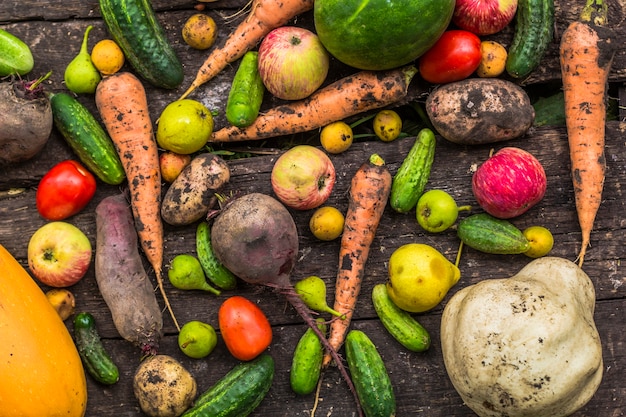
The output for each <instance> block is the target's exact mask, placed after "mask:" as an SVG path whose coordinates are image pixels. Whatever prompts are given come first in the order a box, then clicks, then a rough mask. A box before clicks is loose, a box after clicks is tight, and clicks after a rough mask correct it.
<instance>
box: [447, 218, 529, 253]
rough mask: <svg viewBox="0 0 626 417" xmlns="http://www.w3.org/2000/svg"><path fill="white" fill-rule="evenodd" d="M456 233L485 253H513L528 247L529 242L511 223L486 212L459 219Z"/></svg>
mask: <svg viewBox="0 0 626 417" xmlns="http://www.w3.org/2000/svg"><path fill="white" fill-rule="evenodd" d="M457 235H458V236H459V238H460V239H461V241H462V242H463V243H464V244H465V245H467V246H469V247H470V248H474V249H476V250H479V251H481V252H485V253H493V254H499V255H514V254H518V253H524V252H526V251H528V250H529V249H530V242H528V239H526V237H525V236H524V234H523V233H522V231H521V230H520V229H518V228H517V227H515V225H513V223H511V222H509V221H508V220H504V219H498V218H496V217H493V216H491V215H489V214H487V213H478V214H472V215H471V216H468V217H466V218H464V219H463V220H461V221H460V222H459V227H458V228H457Z"/></svg>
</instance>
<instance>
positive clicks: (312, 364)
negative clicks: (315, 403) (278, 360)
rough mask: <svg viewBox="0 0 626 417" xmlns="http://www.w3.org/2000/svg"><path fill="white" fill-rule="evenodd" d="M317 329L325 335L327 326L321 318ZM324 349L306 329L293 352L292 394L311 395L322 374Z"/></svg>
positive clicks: (310, 330) (313, 334)
mask: <svg viewBox="0 0 626 417" xmlns="http://www.w3.org/2000/svg"><path fill="white" fill-rule="evenodd" d="M317 327H318V329H320V332H322V334H326V330H327V326H326V322H325V320H324V319H323V318H321V317H320V318H318V319H317ZM323 358H324V347H323V346H322V342H321V341H320V339H319V337H318V336H317V335H316V334H315V332H314V331H313V329H311V328H310V327H309V328H307V329H306V331H305V332H304V334H303V335H302V337H301V338H300V340H299V341H298V344H297V345H296V348H295V350H294V352H293V359H292V362H291V372H290V374H289V382H290V384H291V389H292V390H293V392H295V393H296V394H299V395H307V394H310V393H312V392H313V391H314V390H315V387H316V386H317V382H318V381H319V378H320V375H321V373H322V360H323Z"/></svg>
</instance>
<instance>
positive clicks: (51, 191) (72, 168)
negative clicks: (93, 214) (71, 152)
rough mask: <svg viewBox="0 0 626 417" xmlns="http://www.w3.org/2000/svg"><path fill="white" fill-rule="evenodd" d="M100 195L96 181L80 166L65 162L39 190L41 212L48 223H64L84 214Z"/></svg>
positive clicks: (56, 166) (53, 171)
mask: <svg viewBox="0 0 626 417" xmlns="http://www.w3.org/2000/svg"><path fill="white" fill-rule="evenodd" d="M95 193H96V179H95V177H94V176H93V174H92V173H91V172H89V171H88V170H87V168H85V167H84V166H83V165H81V164H80V162H77V161H73V160H66V161H61V162H59V163H58V164H56V165H55V166H53V167H52V168H51V169H50V171H48V172H47V173H46V175H44V176H43V178H42V179H41V181H40V182H39V187H37V195H36V200H37V211H39V214H40V215H41V217H43V218H44V219H46V220H63V219H66V218H68V217H70V216H73V215H75V214H76V213H78V212H80V211H81V210H82V209H83V208H85V206H86V205H87V204H88V203H89V201H91V198H92V197H93V195H94V194H95Z"/></svg>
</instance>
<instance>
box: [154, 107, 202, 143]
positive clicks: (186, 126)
mask: <svg viewBox="0 0 626 417" xmlns="http://www.w3.org/2000/svg"><path fill="white" fill-rule="evenodd" d="M211 133H213V115H212V114H211V111H210V110H209V109H208V108H207V107H206V106H205V105H204V104H202V103H201V102H199V101H196V100H191V99H185V100H176V101H172V102H171V103H169V104H168V105H167V106H165V109H163V111H162V112H161V115H160V116H159V119H158V125H157V130H156V141H157V144H158V145H159V147H160V148H163V149H165V150H166V151H172V152H176V153H180V154H192V153H195V152H198V151H200V150H201V149H202V148H203V147H204V145H206V143H207V140H209V137H210V136H211Z"/></svg>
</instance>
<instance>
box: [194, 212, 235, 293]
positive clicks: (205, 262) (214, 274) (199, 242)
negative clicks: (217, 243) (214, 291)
mask: <svg viewBox="0 0 626 417" xmlns="http://www.w3.org/2000/svg"><path fill="white" fill-rule="evenodd" d="M196 253H197V255H198V260H199V261H200V265H202V269H203V270H204V274H205V275H206V276H207V278H209V281H211V282H212V283H213V284H215V285H216V286H218V287H220V288H221V289H223V290H232V289H235V287H236V286H237V277H236V276H235V274H233V273H232V272H231V271H230V270H229V269H228V268H226V267H225V266H224V265H223V264H222V263H221V262H220V261H219V260H218V259H217V256H215V253H214V252H213V246H212V245H211V230H210V227H209V224H208V223H207V222H200V223H199V224H198V227H197V228H196Z"/></svg>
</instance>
